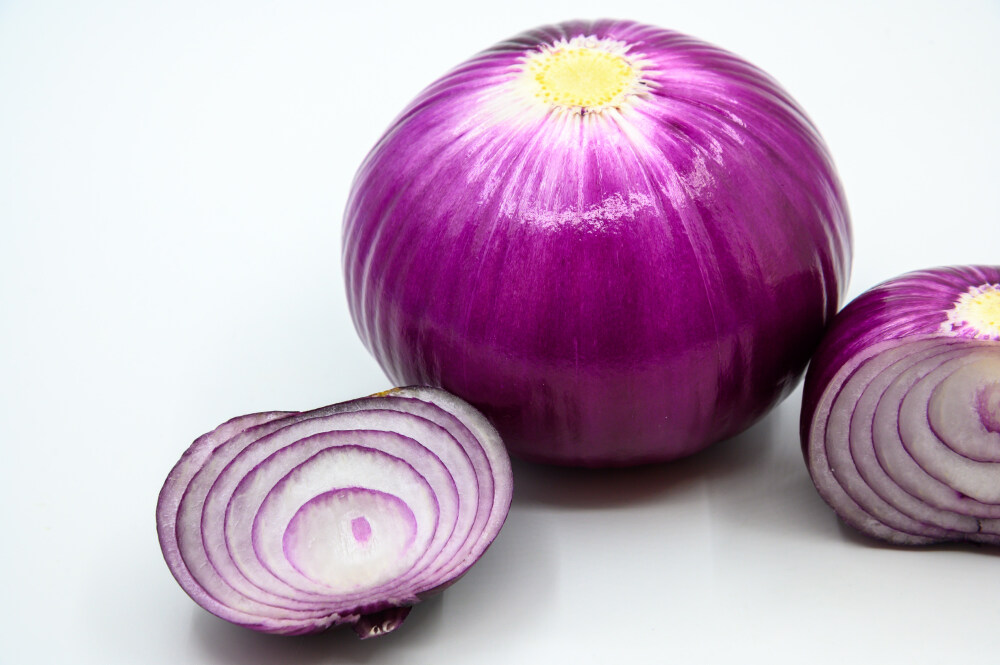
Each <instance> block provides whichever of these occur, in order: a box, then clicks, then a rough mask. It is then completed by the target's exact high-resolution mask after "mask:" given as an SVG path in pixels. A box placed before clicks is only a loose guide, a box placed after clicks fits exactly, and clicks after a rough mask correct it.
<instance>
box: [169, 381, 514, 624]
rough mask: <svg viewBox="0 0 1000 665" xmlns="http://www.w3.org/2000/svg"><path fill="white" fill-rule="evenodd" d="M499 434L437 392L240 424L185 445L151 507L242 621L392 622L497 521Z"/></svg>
mask: <svg viewBox="0 0 1000 665" xmlns="http://www.w3.org/2000/svg"><path fill="white" fill-rule="evenodd" d="M511 489H512V482H511V469H510V459H509V458H508V457H507V453H506V451H505V450H504V447H503V444H502V442H501V440H500V438H499V436H498V434H497V432H496V430H495V429H494V428H493V427H492V426H491V425H490V424H489V422H487V421H486V419H485V418H484V417H483V416H482V414H480V413H478V412H477V411H475V410H474V409H473V408H472V407H470V406H469V405H468V404H466V403H465V402H463V401H462V400H459V399H457V398H455V397H454V396H452V395H449V394H448V393H446V392H444V391H441V390H438V389H435V388H401V389H395V390H391V391H388V392H386V393H380V394H379V395H375V396H372V397H368V398H364V399H359V400H354V401H351V402H344V403H342V404H335V405H333V406H328V407H324V408H321V409H316V410H314V411H306V412H301V413H299V412H284V411H276V412H269V413H256V414H252V415H247V416H242V417H239V418H234V419H233V420H230V421H229V422H227V423H224V424H223V425H220V426H219V427H218V428H216V429H215V430H214V431H212V432H209V433H208V434H205V435H204V436H202V437H201V438H199V439H198V440H197V441H195V442H194V444H192V446H191V447H190V448H189V449H188V450H187V452H185V453H184V456H183V457H181V459H180V461H179V462H178V463H177V465H176V466H175V467H174V469H173V470H172V471H171V472H170V475H169V476H168V477H167V481H166V483H165V484H164V486H163V489H162V490H161V492H160V498H159V502H158V504H157V509H156V523H157V531H158V533H159V537H160V547H161V549H162V550H163V556H164V558H165V559H166V562H167V565H168V566H169V568H170V571H171V572H172V573H173V574H174V577H175V578H176V579H177V581H178V582H179V583H180V585H181V586H182V587H183V588H184V590H185V591H187V593H188V594H189V595H190V596H191V598H193V599H194V600H195V602H197V603H198V604H199V605H201V606H202V607H204V608H205V609H207V610H208V611H210V612H212V613H213V614H215V615H217V616H219V617H221V618H223V619H226V620H228V621H231V622H233V623H236V624H240V625H243V626H247V627H249V628H253V629H254V630H259V631H262V632H268V633H284V634H300V633H310V632H315V631H319V630H323V629H325V628H328V627H329V626H332V625H336V624H352V625H353V626H354V629H355V631H357V632H358V634H359V635H360V636H361V637H362V638H365V637H371V636H374V635H380V634H383V633H385V632H389V631H391V630H393V629H395V628H396V627H398V625H399V624H400V623H401V622H402V621H403V619H404V618H405V617H406V614H407V613H408V612H409V608H410V606H411V605H413V604H414V603H416V602H418V601H419V600H421V599H422V598H424V597H425V596H426V595H428V594H430V593H433V592H435V591H440V590H441V589H443V588H444V587H446V586H448V585H450V584H451V583H453V582H454V581H455V580H457V579H458V578H459V577H460V576H461V575H462V574H464V573H465V571H466V570H468V568H469V567H470V566H471V565H472V564H473V563H475V562H476V561H477V560H478V559H479V557H480V556H481V555H482V554H483V552H484V551H485V550H486V548H487V547H488V546H489V545H490V543H491V542H492V541H493V539H494V538H495V537H496V535H497V533H498V532H499V531H500V527H501V526H502V525H503V522H504V519H505V518H506V516H507V511H508V509H509V507H510V500H511Z"/></svg>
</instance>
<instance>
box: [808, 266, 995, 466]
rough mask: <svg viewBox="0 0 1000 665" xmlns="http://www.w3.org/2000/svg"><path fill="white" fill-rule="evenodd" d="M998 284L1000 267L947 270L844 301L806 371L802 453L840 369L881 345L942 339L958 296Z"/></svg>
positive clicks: (914, 275)
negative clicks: (977, 287) (825, 396)
mask: <svg viewBox="0 0 1000 665" xmlns="http://www.w3.org/2000/svg"><path fill="white" fill-rule="evenodd" d="M998 283H1000V266H946V267H940V268H931V269H928V270H917V271H914V272H910V273H907V274H905V275H902V276H900V277H895V278H893V279H890V280H887V281H885V282H883V283H881V284H879V285H877V286H874V287H872V288H871V289H869V290H868V291H865V292H864V293H862V294H861V295H860V296H858V297H857V298H855V299H854V300H852V301H851V302H850V303H848V304H847V306H846V307H844V309H843V310H842V311H841V312H840V313H839V314H837V316H836V317H835V318H834V320H833V322H832V323H831V324H830V329H829V330H828V331H827V333H826V335H825V336H824V337H823V341H822V342H821V343H820V345H819V348H818V349H816V354H815V355H814V356H813V359H812V362H811V363H810V365H809V371H808V372H807V373H806V380H805V385H804V386H803V390H802V414H801V420H800V423H799V425H800V433H801V436H802V447H803V451H806V450H807V449H808V446H809V440H808V439H809V437H808V431H809V426H810V423H811V422H812V419H813V415H814V413H815V410H816V405H817V403H818V402H819V400H820V398H821V397H822V395H823V391H824V390H826V388H827V387H828V386H829V384H830V381H831V380H832V379H833V377H834V375H835V374H836V373H837V372H838V371H839V370H840V368H841V367H843V366H844V365H845V364H847V363H849V362H851V360H852V358H854V357H855V356H856V355H857V354H859V353H861V352H863V351H865V350H866V349H868V348H869V347H871V346H873V345H875V344H878V343H880V342H888V341H891V340H905V339H919V338H921V337H925V336H938V335H941V334H942V333H941V325H942V324H943V323H944V322H945V321H946V320H947V319H948V311H949V310H950V309H952V307H954V305H955V300H956V299H958V297H959V296H961V295H962V294H963V293H966V292H967V291H968V290H969V289H970V288H972V287H974V286H980V285H983V284H998ZM949 336H950V337H954V336H959V337H961V336H962V334H961V333H958V334H954V333H953V334H951V335H949Z"/></svg>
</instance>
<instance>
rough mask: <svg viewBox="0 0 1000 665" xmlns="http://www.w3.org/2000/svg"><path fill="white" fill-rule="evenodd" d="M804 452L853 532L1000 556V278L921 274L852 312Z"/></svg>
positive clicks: (823, 381) (840, 324)
mask: <svg viewBox="0 0 1000 665" xmlns="http://www.w3.org/2000/svg"><path fill="white" fill-rule="evenodd" d="M802 443H803V453H804V455H805V459H806V463H807V466H808V468H809V473H810V475H811V476H812V479H813V482H814V483H815V485H816V488H817V489H818V490H819V493H820V495H821V496H822V497H823V499H825V500H826V502H827V503H829V504H830V506H831V507H833V509H834V510H835V511H836V512H837V514H838V515H839V516H840V517H841V518H842V519H843V520H844V521H845V522H847V523H848V524H850V525H852V526H853V527H855V528H857V529H859V530H861V531H863V532H865V533H867V534H869V535H872V536H875V537H878V538H881V539H884V540H888V541H890V542H894V543H902V544H911V545H917V544H926V543H933V542H941V541H948V540H969V541H975V542H982V543H1000V267H996V266H967V267H950V268H936V269H932V270H924V271H919V272H913V273H909V274H907V275H903V276H902V277H899V278H896V279H893V280H889V281H887V282H885V283H883V284H880V285H879V286H877V287H875V288H873V289H871V290H869V291H867V292H866V293H864V294H862V295H861V296H860V297H858V298H857V299H856V300H854V301H853V302H851V303H850V304H849V305H848V306H847V307H845V308H844V310H843V311H842V312H841V313H840V314H838V315H837V317H836V318H835V319H834V321H833V324H832V326H831V328H830V330H829V332H828V333H827V336H826V337H825V338H824V340H823V342H822V344H821V345H820V348H819V350H818V351H817V353H816V355H815V357H814V358H813V360H812V364H811V365H810V367H809V372H808V373H807V375H806V384H805V390H804V394H803V403H802Z"/></svg>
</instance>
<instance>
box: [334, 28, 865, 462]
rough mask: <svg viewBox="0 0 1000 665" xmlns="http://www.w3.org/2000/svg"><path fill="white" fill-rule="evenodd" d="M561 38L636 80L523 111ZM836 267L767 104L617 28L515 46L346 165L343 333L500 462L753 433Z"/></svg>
mask: <svg viewBox="0 0 1000 665" xmlns="http://www.w3.org/2000/svg"><path fill="white" fill-rule="evenodd" d="M588 39H589V40H590V41H587V40H588ZM560 40H563V42H565V43H567V44H569V45H570V46H572V45H573V44H578V45H579V44H582V45H583V46H584V47H586V45H587V44H597V45H598V46H597V47H595V48H597V49H598V50H601V49H604V50H605V51H608V52H609V53H611V55H609V56H608V57H607V58H606V59H610V60H614V58H615V57H617V55H616V54H620V55H621V57H622V58H623V61H625V62H628V63H631V65H632V66H633V70H634V71H636V72H638V74H637V77H638V79H641V80H640V82H639V83H637V84H634V86H633V88H629V89H628V90H631V91H632V92H629V93H628V94H625V93H622V94H621V95H619V96H618V98H614V99H612V100H611V101H607V100H606V99H604V98H602V99H601V100H598V102H595V103H600V104H602V105H603V106H600V107H599V108H588V107H587V106H586V104H583V103H582V102H581V104H582V105H577V106H574V105H573V104H571V103H569V102H566V103H565V104H564V105H563V106H558V107H555V106H552V105H551V104H549V105H545V104H541V103H540V102H538V101H537V99H527V98H525V97H524V94H526V93H524V90H522V88H524V86H525V85H528V86H529V87H530V85H531V81H530V80H529V79H523V78H519V77H523V76H524V71H525V68H526V67H527V65H526V64H525V63H527V62H535V61H536V60H537V57H540V56H538V54H540V53H549V52H551V51H552V49H553V48H555V47H553V45H554V44H559V43H563V42H560ZM574 40H576V41H574ZM609 44H610V45H611V46H608V45H609ZM567 48H569V46H567ZM616 49H617V50H616ZM533 57H535V58H536V60H531V58H533ZM615 62H619V61H615ZM539 71H541V70H539ZM539 80H540V79H539ZM525 81H527V83H525ZM629 85H633V83H629ZM612 92H614V91H612ZM522 93H524V94H522ZM519 95H521V96H519ZM622 95H624V96H622ZM540 104H541V105H540ZM850 255H851V234H850V228H849V220H848V213H847V208H846V204H845V201H844V196H843V193H842V191H841V186H840V184H839V181H838V179H837V176H836V173H835V169H834V166H833V164H832V161H831V159H830V157H829V155H828V152H827V149H826V147H825V146H824V144H823V142H822V140H821V138H820V136H819V134H818V133H817V131H816V130H815V128H814V127H813V125H812V124H811V123H810V121H809V120H808V119H807V118H806V116H805V115H804V113H803V112H802V111H801V110H800V109H799V107H798V106H797V105H796V104H795V103H794V101H792V99H791V98H790V97H789V96H788V95H787V94H786V93H785V92H784V91H783V90H782V89H781V88H780V87H779V86H778V84H777V83H775V82H774V81H773V80H772V79H771V78H770V77H768V76H767V75H766V74H764V73H763V72H761V71H760V70H758V69H756V68H755V67H753V66H752V65H750V64H748V63H746V62H745V61H743V60H741V59H739V58H738V57H736V56H734V55H732V54H729V53H727V52H725V51H723V50H721V49H718V48H715V47H713V46H710V45H708V44H705V43H702V42H699V41H697V40H695V39H692V38H691V37H688V36H685V35H682V34H680V33H676V32H671V31H667V30H663V29H660V28H656V27H652V26H647V25H641V24H638V23H633V22H627V21H613V20H600V21H593V22H590V21H574V22H567V23H562V24H559V25H553V26H546V27H543V28H539V29H536V30H532V31H529V32H526V33H523V34H521V35H519V36H517V37H514V38H513V39H509V40H507V41H504V42H501V43H500V44H498V45H496V46H494V47H493V48H491V49H489V50H486V51H484V52H482V53H480V54H479V55H477V56H475V57H474V58H472V59H471V60H469V61H467V62H466V63H464V64H462V65H460V66H459V67H457V68H456V69H454V70H452V71H451V72H450V73H449V74H447V75H445V76H444V77H442V78H441V79H439V80H438V81H437V82H435V83H434V84H432V85H431V86H430V87H428V88H427V89H426V90H425V91H424V92H423V93H422V94H421V95H419V96H418V98H417V99H416V100H414V101H413V102H412V103H411V104H410V106H409V107H407V109H406V110H405V111H404V112H403V113H402V114H401V115H400V116H399V118H398V119H397V120H396V121H395V122H394V123H393V125H392V126H391V127H390V128H389V130H388V131H387V132H386V133H385V135H384V136H383V137H382V138H381V140H380V141H379V142H378V144H377V145H376V146H375V148H374V149H373V151H372V152H371V153H370V154H369V155H368V157H367V159H366V160H365V162H364V164H363V165H362V166H361V168H360V170H359V172H358V175H357V178H356V181H355V184H354V187H353V190H352V194H351V197H350V200H349V202H348V205H347V210H346V213H345V223H344V246H343V259H344V270H345V275H346V285H347V293H348V302H349V305H350V309H351V313H352V316H353V319H354V323H355V326H356V327H357V330H358V332H359V334H360V336H361V338H362V340H363V341H364V343H365V344H366V346H367V347H368V348H369V350H370V351H371V352H372V353H373V354H374V356H375V358H376V359H377V360H378V362H379V363H380V365H381V366H382V368H383V370H384V371H385V372H386V374H387V375H388V376H389V377H390V378H391V379H392V380H393V381H394V382H397V383H420V384H428V385H437V386H441V387H443V388H445V389H446V390H448V391H450V392H453V393H455V394H457V395H459V396H461V397H463V398H464V399H466V400H468V401H469V402H471V403H472V404H473V405H475V406H476V407H477V408H479V409H481V410H482V411H483V412H484V413H486V415H487V416H488V417H489V418H490V419H491V421H492V422H493V423H494V424H495V425H496V426H497V428H498V429H499V430H500V432H501V434H502V435H503V438H504V441H505V443H506V444H507V446H508V448H509V449H510V451H511V452H512V453H513V454H515V455H518V456H520V457H523V458H527V459H530V460H535V461H541V462H549V463H557V464H566V465H581V466H619V465H632V464H640V463H647V462H658V461H666V460H671V459H675V458H678V457H682V456H685V455H689V454H691V453H694V452H696V451H698V450H700V449H702V448H704V447H706V446H707V445H709V444H711V443H713V442H715V441H718V440H721V439H724V438H727V437H730V436H733V435H735V434H737V433H738V432H740V431H742V430H744V429H745V428H747V427H748V426H749V425H750V424H752V423H753V422H754V421H755V420H757V419H758V418H760V417H761V416H762V415H764V414H765V413H766V412H767V411H768V410H769V409H770V408H772V407H773V406H774V405H775V404H777V403H778V402H779V401H780V400H781V399H783V398H784V397H785V396H786V395H787V394H788V393H789V392H790V391H791V390H792V389H793V388H794V386H795V385H796V383H797V381H798V379H799V378H800V376H801V373H802V371H803V370H804V368H805V365H806V363H807V361H808V359H809V356H810V355H811V353H812V352H813V350H814V348H815V345H816V344H817V343H818V342H819V339H820V337H821V334H822V331H823V328H824V326H825V325H826V323H827V321H828V320H829V318H831V317H832V316H833V314H834V313H835V312H836V310H837V308H838V307H839V303H840V300H841V297H842V295H843V293H844V291H845V289H846V283H847V278H848V274H849V269H850Z"/></svg>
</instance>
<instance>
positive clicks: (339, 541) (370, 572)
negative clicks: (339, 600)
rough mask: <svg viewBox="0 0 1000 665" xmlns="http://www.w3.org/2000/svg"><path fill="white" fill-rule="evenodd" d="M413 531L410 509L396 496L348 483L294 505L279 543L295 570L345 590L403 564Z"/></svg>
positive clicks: (390, 572) (385, 575)
mask: <svg viewBox="0 0 1000 665" xmlns="http://www.w3.org/2000/svg"><path fill="white" fill-rule="evenodd" d="M416 531H417V527H416V518H415V517H414V515H413V511H411V510H410V509H409V507H408V506H407V505H406V503H404V502H403V501H402V500H401V499H400V498H399V497H397V496H393V495H392V494H388V493H386V492H379V491H377V490H371V489H362V488H360V487H347V488H341V489H336V490H332V491H329V492H325V493H323V494H321V495H319V496H317V497H315V498H314V499H312V500H310V501H308V502H306V503H305V504H304V505H303V506H302V507H301V508H299V510H298V511H297V512H296V513H295V516H294V517H293V518H292V521H291V522H290V523H289V524H288V527H287V529H286V530H285V534H284V537H283V547H284V550H285V553H286V555H287V556H288V560H289V561H290V562H291V563H292V565H293V566H294V567H295V568H296V569H297V570H298V571H299V572H300V573H302V574H303V575H305V576H306V577H308V578H310V579H312V580H313V581H315V582H318V583H320V584H323V585H326V586H328V587H330V588H333V589H336V590H338V591H341V592H350V591H353V590H355V589H357V588H360V587H363V586H365V585H372V586H373V585H376V584H379V583H382V582H384V581H388V580H391V579H392V577H393V576H394V575H398V574H400V573H401V572H402V570H405V568H406V566H408V565H409V563H405V564H404V563H403V562H407V561H408V557H407V556H406V554H407V550H409V548H410V546H411V545H412V544H413V541H414V539H415V537H416ZM315 534H325V536H324V537H323V538H319V537H317V536H316V535H315Z"/></svg>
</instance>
